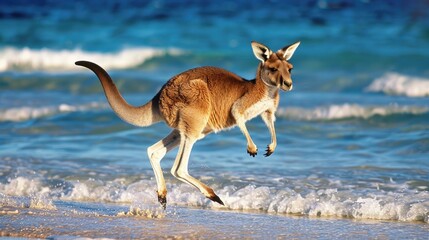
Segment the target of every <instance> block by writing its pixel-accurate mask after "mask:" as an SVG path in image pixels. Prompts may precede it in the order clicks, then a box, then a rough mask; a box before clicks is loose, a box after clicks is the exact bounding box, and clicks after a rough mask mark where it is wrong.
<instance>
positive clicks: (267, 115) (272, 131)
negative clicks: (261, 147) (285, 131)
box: [261, 110, 277, 157]
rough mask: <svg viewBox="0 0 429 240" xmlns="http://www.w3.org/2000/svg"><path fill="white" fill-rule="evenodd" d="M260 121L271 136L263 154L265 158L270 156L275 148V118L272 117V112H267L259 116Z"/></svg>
mask: <svg viewBox="0 0 429 240" xmlns="http://www.w3.org/2000/svg"><path fill="white" fill-rule="evenodd" d="M261 117H262V120H264V122H265V124H266V125H267V127H268V129H269V130H270V134H271V143H270V144H269V145H268V146H267V151H266V153H265V154H264V156H265V157H268V156H270V155H271V154H272V153H273V152H274V150H275V149H276V146H277V138H276V130H275V128H274V121H275V120H276V117H275V116H274V111H271V110H267V111H265V112H263V113H262V114H261Z"/></svg>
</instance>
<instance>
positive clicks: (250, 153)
mask: <svg viewBox="0 0 429 240" xmlns="http://www.w3.org/2000/svg"><path fill="white" fill-rule="evenodd" d="M247 153H248V154H249V155H250V156H252V157H255V156H256V155H258V152H251V151H249V150H247Z"/></svg>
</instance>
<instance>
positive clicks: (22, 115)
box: [0, 102, 107, 122]
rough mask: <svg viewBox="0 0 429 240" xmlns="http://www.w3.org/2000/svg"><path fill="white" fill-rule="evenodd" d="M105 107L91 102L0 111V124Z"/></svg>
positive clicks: (103, 104)
mask: <svg viewBox="0 0 429 240" xmlns="http://www.w3.org/2000/svg"><path fill="white" fill-rule="evenodd" d="M106 107H107V104H105V103H97V102H92V103H88V104H82V105H75V106H73V105H68V104H60V105H58V106H44V107H16V108H9V109H0V122H6V121H10V122H21V121H26V120H31V119H37V118H42V117H47V116H52V115H56V114H60V113H67V112H78V111H88V110H91V109H101V108H106Z"/></svg>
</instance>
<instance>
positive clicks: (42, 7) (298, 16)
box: [0, 0, 429, 223]
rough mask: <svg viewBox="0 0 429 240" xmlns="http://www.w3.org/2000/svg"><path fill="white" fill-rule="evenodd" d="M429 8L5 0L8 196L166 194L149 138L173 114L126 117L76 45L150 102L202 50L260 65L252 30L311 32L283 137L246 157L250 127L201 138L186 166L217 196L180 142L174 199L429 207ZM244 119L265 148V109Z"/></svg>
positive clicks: (264, 205) (408, 211)
mask: <svg viewBox="0 0 429 240" xmlns="http://www.w3.org/2000/svg"><path fill="white" fill-rule="evenodd" d="M427 8H428V5H427V3H426V2H424V1H412V2H410V1H322V0H320V1H310V0H308V1H299V2H296V1H273V2H266V1H247V0H246V1H234V2H230V1H213V2H209V3H206V2H205V1H204V2H200V1H152V2H144V3H139V2H134V1H114V0H111V1H104V2H103V3H102V6H100V1H71V2H64V1H1V2H0V29H2V30H1V31H0V132H1V134H0V204H1V205H2V206H7V205H13V206H19V205H20V204H21V203H22V201H24V202H25V201H26V200H23V199H27V200H28V199H30V200H29V201H37V202H42V203H43V204H45V206H46V207H47V208H49V207H50V206H52V205H55V202H56V201H75V202H83V201H90V202H96V203H105V202H113V203H136V202H139V203H141V204H156V196H155V195H156V194H155V189H156V183H155V179H154V176H153V172H152V169H151V167H150V164H149V161H148V158H147V155H146V148H147V147H149V146H150V145H152V144H153V143H155V142H156V141H158V140H159V139H161V138H163V137H164V136H165V135H166V134H168V132H169V129H168V128H167V127H166V125H164V124H156V125H154V126H151V127H148V128H136V127H133V126H130V125H127V124H126V123H124V122H122V121H121V120H120V119H119V118H118V117H117V116H116V115H115V114H114V113H113V112H112V110H111V109H110V108H109V106H108V105H107V102H106V100H105V98H104V95H103V93H102V89H101V86H100V84H99V82H98V80H97V79H96V78H95V76H94V75H93V73H91V72H89V71H87V70H85V69H83V68H80V67H77V66H75V65H74V62H75V61H77V60H90V61H94V62H97V63H98V64H100V65H101V66H103V67H105V68H106V69H107V70H108V71H109V73H110V74H111V76H112V78H113V79H114V81H115V82H116V83H117V85H118V87H119V89H120V91H121V92H122V94H123V95H124V97H125V98H126V99H127V101H129V102H130V103H132V104H135V105H139V104H143V103H145V102H146V101H148V100H149V99H150V98H151V97H152V96H153V95H154V94H155V93H156V92H157V91H158V90H159V89H160V87H161V86H162V85H163V84H164V83H165V82H166V81H167V80H168V79H169V78H170V77H172V76H174V75H175V74H177V73H179V72H182V71H185V70H187V69H189V68H193V67H197V66H204V65H212V66H217V67H222V68H225V69H228V70H230V71H233V72H235V73H237V74H239V75H241V76H243V77H245V78H248V79H251V78H253V77H254V74H255V72H256V66H257V64H258V60H257V59H256V58H255V57H254V56H253V53H252V50H251V47H250V42H251V41H252V40H256V41H259V42H262V43H264V44H266V45H268V46H270V47H271V48H272V49H273V50H277V49H279V48H281V47H284V46H285V45H288V44H290V43H293V42H295V41H298V40H299V41H301V45H300V47H299V48H298V50H297V51H296V52H295V55H294V56H293V58H292V59H291V62H292V63H293V64H294V71H293V80H294V89H293V91H291V92H287V93H282V95H281V102H280V106H279V110H278V113H277V121H276V128H277V138H278V142H279V144H278V147H277V150H276V152H275V153H274V154H273V155H272V156H270V157H268V158H265V157H263V154H262V152H260V153H259V154H258V155H257V157H255V158H252V157H249V156H248V155H247V153H246V141H245V138H244V136H242V134H241V132H240V131H239V129H238V128H234V129H232V130H229V131H225V132H221V133H218V134H212V135H209V136H208V137H206V138H205V139H203V140H202V141H199V142H197V144H196V145H195V147H194V150H193V152H192V156H191V161H190V173H191V174H192V175H194V176H195V177H197V178H199V179H201V180H202V181H204V182H206V183H207V184H208V185H210V186H212V187H213V188H214V189H215V191H216V192H217V193H218V195H219V196H220V197H221V198H222V200H223V201H224V202H225V204H226V207H220V206H219V205H217V204H213V203H211V202H209V201H208V200H206V199H205V198H204V197H203V196H202V195H201V194H200V193H199V192H197V190H196V189H194V188H192V187H189V186H188V185H184V184H182V183H181V182H179V181H177V180H175V179H174V178H173V177H171V176H170V174H169V168H170V167H171V166H172V163H173V159H174V157H175V153H176V151H172V152H171V153H169V154H168V155H167V156H166V158H165V159H164V160H163V162H162V166H163V168H164V172H165V175H166V180H167V183H168V185H167V187H168V191H169V196H168V203H169V204H170V205H173V206H174V205H179V206H192V207H201V208H214V209H229V210H252V211H259V212H261V213H277V214H298V215H304V216H322V217H323V216H335V217H345V218H357V219H376V220H386V219H387V220H399V221H409V222H412V221H420V222H425V223H427V222H428V219H429V158H428V153H429V121H428V119H429V101H428V97H429V68H428V66H429V17H428V14H427V11H426V9H427ZM225 91H228V89H225ZM247 125H248V128H249V131H250V134H251V135H252V137H253V139H254V141H255V143H256V144H257V145H258V146H259V149H261V150H262V149H264V148H265V146H266V144H268V143H269V141H270V138H269V132H268V130H267V129H266V127H265V125H264V123H263V122H262V121H261V120H260V119H259V118H258V119H254V120H252V121H250V122H248V123H247ZM34 199H36V200H34ZM43 204H42V205H43ZM21 205H22V204H21ZM30 205H31V204H30Z"/></svg>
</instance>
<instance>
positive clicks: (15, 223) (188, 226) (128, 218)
mask: <svg viewBox="0 0 429 240" xmlns="http://www.w3.org/2000/svg"><path fill="white" fill-rule="evenodd" d="M56 206H57V209H51V210H48V209H37V208H16V207H15V208H14V207H2V208H0V215H1V217H0V226H1V227H0V235H1V236H3V237H16V238H48V239H75V238H81V237H83V238H109V239H225V238H228V239H425V238H426V237H427V236H428V234H429V226H428V224H424V223H403V222H396V221H370V220H365V221H362V220H358V221H357V220H352V219H330V218H308V217H300V216H287V215H267V214H258V213H256V212H254V213H250V212H237V211H216V210H209V209H192V208H184V207H169V208H168V209H167V211H165V212H163V211H161V210H160V209H157V208H156V207H154V206H153V207H148V208H147V209H144V210H133V211H131V212H130V209H129V208H128V207H126V206H121V205H108V204H95V203H77V202H56Z"/></svg>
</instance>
